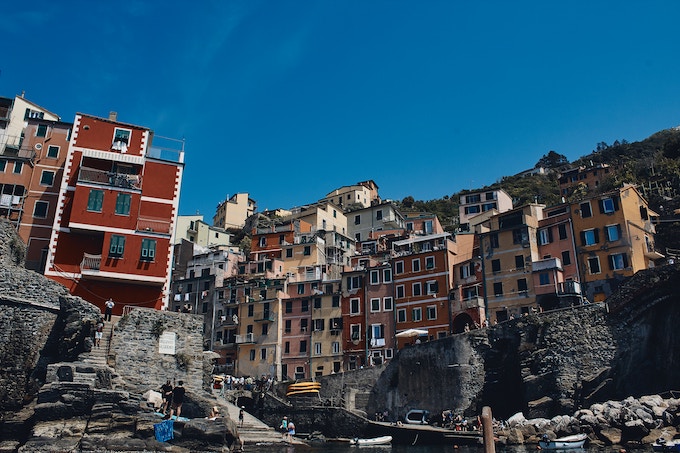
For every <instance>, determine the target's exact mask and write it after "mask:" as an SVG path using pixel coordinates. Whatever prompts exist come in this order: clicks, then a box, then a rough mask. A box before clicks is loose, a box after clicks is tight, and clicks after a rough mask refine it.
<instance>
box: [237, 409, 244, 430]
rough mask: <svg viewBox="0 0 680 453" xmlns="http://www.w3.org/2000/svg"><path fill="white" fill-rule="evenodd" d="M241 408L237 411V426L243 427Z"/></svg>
mask: <svg viewBox="0 0 680 453" xmlns="http://www.w3.org/2000/svg"><path fill="white" fill-rule="evenodd" d="M243 417H244V415H243V407H241V410H239V411H238V425H239V426H240V427H243Z"/></svg>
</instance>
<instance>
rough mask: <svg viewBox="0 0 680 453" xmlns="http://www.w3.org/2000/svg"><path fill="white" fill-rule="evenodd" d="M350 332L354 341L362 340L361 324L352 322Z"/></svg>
mask: <svg viewBox="0 0 680 453" xmlns="http://www.w3.org/2000/svg"><path fill="white" fill-rule="evenodd" d="M349 332H350V338H351V339H352V341H359V340H361V324H352V325H351V326H349Z"/></svg>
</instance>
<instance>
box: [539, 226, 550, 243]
mask: <svg viewBox="0 0 680 453" xmlns="http://www.w3.org/2000/svg"><path fill="white" fill-rule="evenodd" d="M552 241H553V238H552V228H542V229H540V230H538V243H539V244H540V245H546V244H550V243H551V242H552Z"/></svg>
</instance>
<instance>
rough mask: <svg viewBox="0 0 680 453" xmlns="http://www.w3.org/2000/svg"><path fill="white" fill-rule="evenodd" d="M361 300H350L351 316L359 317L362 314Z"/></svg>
mask: <svg viewBox="0 0 680 453" xmlns="http://www.w3.org/2000/svg"><path fill="white" fill-rule="evenodd" d="M360 302H361V300H360V299H358V298H352V299H350V300H349V314H350V315H358V314H359V313H361V303H360Z"/></svg>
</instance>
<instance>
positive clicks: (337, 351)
mask: <svg viewBox="0 0 680 453" xmlns="http://www.w3.org/2000/svg"><path fill="white" fill-rule="evenodd" d="M331 346H332V351H333V354H340V343H339V342H337V341H334V342H333V343H332V344H331Z"/></svg>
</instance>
